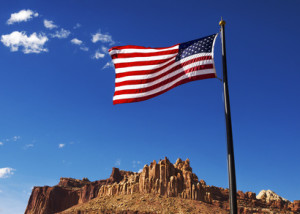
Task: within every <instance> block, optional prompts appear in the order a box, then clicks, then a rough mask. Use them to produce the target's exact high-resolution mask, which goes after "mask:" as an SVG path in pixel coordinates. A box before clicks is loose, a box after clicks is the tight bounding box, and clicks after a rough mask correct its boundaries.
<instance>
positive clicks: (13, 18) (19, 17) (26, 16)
mask: <svg viewBox="0 0 300 214" xmlns="http://www.w3.org/2000/svg"><path fill="white" fill-rule="evenodd" d="M38 15H39V14H38V13H34V12H33V11H32V10H20V11H19V12H18V13H12V14H11V15H10V18H9V19H8V20H7V24H8V25H11V24H13V23H15V22H27V21H28V20H30V19H32V18H33V17H37V16H38Z"/></svg>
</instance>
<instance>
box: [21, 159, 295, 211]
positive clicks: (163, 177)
mask: <svg viewBox="0 0 300 214" xmlns="http://www.w3.org/2000/svg"><path fill="white" fill-rule="evenodd" d="M134 195H144V196H145V198H151V197H153V196H155V197H156V198H159V197H160V198H161V199H160V200H161V201H163V200H167V199H166V198H178V200H192V201H195V202H193V203H195V206H196V207H197V206H198V205H197V203H198V204H199V203H200V202H201V203H202V207H204V204H206V205H210V206H213V207H217V208H220V209H222V210H224V211H228V209H229V205H228V189H223V188H219V187H215V186H209V185H207V184H206V183H205V181H203V180H199V179H198V177H197V176H196V174H194V173H193V172H192V168H191V167H190V161H189V159H187V160H185V161H183V160H181V159H178V160H177V161H176V163H175V164H174V165H173V164H172V163H170V161H169V160H168V159H167V158H165V159H163V160H160V161H159V162H158V163H157V162H156V161H155V160H154V161H153V162H152V163H151V164H150V165H145V166H144V168H143V170H142V172H140V173H136V172H128V171H122V170H119V169H117V168H113V171H112V174H111V176H110V178H108V179H105V180H99V181H94V182H90V181H89V180H88V179H86V178H84V179H82V180H78V179H70V178H61V179H60V182H59V184H58V185H56V186H54V187H49V186H45V187H35V188H34V189H33V191H32V194H31V196H30V199H29V202H28V205H27V208H26V211H25V213H26V214H31V213H39V214H42V213H45V214H47V213H58V212H62V211H64V210H65V212H64V213H72V212H73V211H74V209H75V208H76V207H77V208H76V209H77V210H76V212H75V211H74V212H75V213H80V207H85V210H89V209H88V207H89V206H90V205H91V204H92V203H93V207H94V208H95V204H98V205H99V207H98V211H99V213H118V212H116V210H114V209H115V208H114V207H115V206H113V205H112V207H110V208H107V209H109V210H111V212H108V210H107V211H105V210H104V211H103V207H105V204H108V203H109V202H108V201H113V199H114V198H116V197H119V198H127V201H126V203H125V202H124V201H123V202H122V204H123V205H124V204H125V205H126V204H130V200H136V199H134V198H132V197H133V196H134ZM265 195H266V196H264V194H263V193H262V194H259V195H258V198H257V197H256V194H255V193H253V192H246V193H243V192H241V191H239V192H238V205H239V213H254V212H256V213H268V212H270V213H271V212H276V213H300V201H294V202H293V203H292V202H289V201H287V200H284V199H283V198H281V197H279V196H278V197H276V196H275V195H274V194H273V195H272V197H267V195H268V194H267V193H266V194H265ZM269 195H270V194H269ZM107 198H109V200H106V202H105V201H103V200H105V199H107ZM124 200H125V199H124ZM145 200H148V199H145ZM176 200H177V199H176ZM96 201H97V203H96ZM121 201H122V200H121V199H120V201H119V202H121ZM116 203H118V202H116ZM136 203H138V200H137V201H136ZM136 203H134V204H136ZM178 203H179V202H178ZM100 204H102V205H101V206H100ZM103 204H104V205H103ZM75 205H76V206H75ZM125 205H124V206H125ZM74 207H75V208H74ZM120 207H122V205H120ZM72 208H73V211H72V212H68V210H70V209H72ZM95 209H96V210H97V206H96V208H95ZM95 209H93V210H92V211H90V212H89V211H86V212H84V213H94V211H95ZM141 209H142V208H141V207H140V208H139V206H138V205H137V206H135V210H134V212H135V213H144V212H142V211H141ZM149 209H150V208H149ZM151 209H152V208H151ZM101 210H102V211H101ZM120 210H121V211H120V213H132V212H133V210H131V208H130V207H128V206H125V207H124V209H121V208H120ZM152 210H155V209H152ZM98 211H97V212H98ZM100 211H101V212H100ZM139 211H140V212H139ZM97 212H96V211H95V213H97ZM203 212H204V211H203ZM146 213H147V212H146ZM148 213H151V212H150V211H148ZM153 213H159V212H158V211H155V212H153ZM165 213H168V212H167V211H166V212H165ZM190 213H193V212H190ZM195 213H197V211H195ZM208 213H209V212H208Z"/></svg>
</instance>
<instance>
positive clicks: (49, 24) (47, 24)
mask: <svg viewBox="0 0 300 214" xmlns="http://www.w3.org/2000/svg"><path fill="white" fill-rule="evenodd" d="M44 26H45V28H48V29H50V30H51V29H53V28H58V26H57V25H55V24H54V23H53V21H51V20H47V19H44Z"/></svg>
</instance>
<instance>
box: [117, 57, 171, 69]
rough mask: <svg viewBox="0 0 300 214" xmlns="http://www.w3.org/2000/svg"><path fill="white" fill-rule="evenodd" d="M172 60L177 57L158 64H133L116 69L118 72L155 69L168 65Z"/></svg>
mask: <svg viewBox="0 0 300 214" xmlns="http://www.w3.org/2000/svg"><path fill="white" fill-rule="evenodd" d="M171 61H172V62H175V57H173V58H171V59H170V60H169V61H166V62H164V63H160V64H157V65H144V66H132V67H125V68H116V69H115V70H116V73H124V72H128V71H139V70H153V69H158V68H161V67H163V66H164V65H167V64H169V63H170V62H171ZM115 66H116V65H115Z"/></svg>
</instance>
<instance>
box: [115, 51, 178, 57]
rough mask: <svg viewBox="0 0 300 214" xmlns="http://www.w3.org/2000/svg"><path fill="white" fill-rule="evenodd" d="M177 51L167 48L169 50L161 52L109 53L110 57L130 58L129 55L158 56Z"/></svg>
mask: <svg viewBox="0 0 300 214" xmlns="http://www.w3.org/2000/svg"><path fill="white" fill-rule="evenodd" d="M175 53H178V49H175V50H169V51H161V52H153V53H152V52H151V53H121V54H114V55H111V58H112V59H117V58H130V57H145V58H146V57H150V56H160V55H168V54H175Z"/></svg>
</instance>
